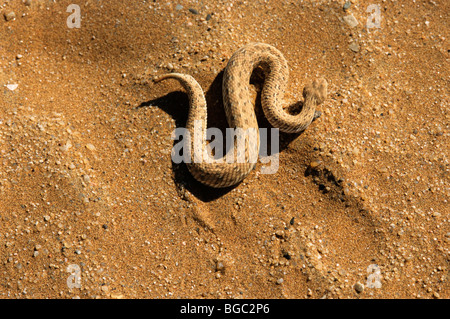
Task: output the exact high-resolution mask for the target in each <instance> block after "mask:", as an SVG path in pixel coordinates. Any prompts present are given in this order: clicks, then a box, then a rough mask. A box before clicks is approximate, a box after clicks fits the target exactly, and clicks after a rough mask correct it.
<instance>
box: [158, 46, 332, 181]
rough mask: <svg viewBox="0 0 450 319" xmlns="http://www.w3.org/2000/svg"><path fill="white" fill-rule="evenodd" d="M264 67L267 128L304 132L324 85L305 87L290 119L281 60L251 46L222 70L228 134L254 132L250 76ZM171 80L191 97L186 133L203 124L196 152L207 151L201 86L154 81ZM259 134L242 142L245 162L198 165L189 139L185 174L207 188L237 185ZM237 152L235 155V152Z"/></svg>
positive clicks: (188, 79)
mask: <svg viewBox="0 0 450 319" xmlns="http://www.w3.org/2000/svg"><path fill="white" fill-rule="evenodd" d="M258 66H260V67H262V69H263V71H264V75H265V80H264V85H263V88H262V92H261V105H262V109H263V111H264V115H265V117H266V118H267V120H268V121H269V123H270V124H271V125H272V126H273V127H275V128H279V129H280V131H282V132H287V133H296V132H300V131H303V130H305V129H306V128H307V127H308V126H309V125H310V124H311V122H312V120H313V119H314V117H315V107H316V106H317V105H319V104H321V103H322V102H323V101H324V100H325V98H326V95H327V82H326V81H325V80H324V79H322V78H320V79H318V80H315V81H313V82H312V83H311V84H308V85H307V86H306V87H305V88H304V90H303V97H304V102H303V107H302V110H301V112H300V113H298V114H295V115H293V114H289V113H288V112H287V111H286V110H284V109H283V107H282V105H281V103H282V101H283V95H284V92H285V89H286V85H287V82H288V75H289V69H288V64H287V61H286V59H285V58H284V56H283V54H282V53H281V52H280V51H279V50H277V49H276V48H274V47H273V46H270V45H268V44H264V43H252V44H248V45H246V46H243V47H242V48H240V49H239V50H237V51H236V52H235V53H234V54H233V55H232V57H231V58H230V60H229V61H228V64H227V66H226V68H225V71H224V74H223V82H222V93H223V104H224V108H225V113H226V116H227V121H228V125H229V127H230V128H242V129H244V130H247V129H252V128H254V129H256V130H257V129H258V123H257V120H256V115H255V111H254V106H253V104H252V102H251V100H250V94H249V83H250V76H251V74H252V72H253V70H254V69H255V68H256V67H258ZM168 78H173V79H176V80H178V81H179V82H180V83H181V85H182V86H183V87H184V89H185V90H186V91H187V94H188V96H189V105H190V109H189V115H188V120H187V123H186V129H187V130H188V131H189V132H190V133H191V134H190V135H191V136H194V124H196V123H197V124H198V123H201V137H202V140H201V145H200V148H201V150H200V151H202V152H203V151H204V149H206V118H207V108H206V100H205V96H204V93H203V90H202V88H201V86H200V85H199V84H198V82H197V81H196V80H195V79H194V78H193V77H192V76H190V75H187V74H180V73H169V74H164V75H161V76H159V77H157V78H155V79H154V81H155V82H159V81H161V80H164V79H168ZM259 142H260V141H259V134H256V137H255V138H251V137H248V136H246V137H245V149H244V150H243V151H244V152H245V158H246V161H243V162H239V161H234V162H232V163H229V162H227V161H225V160H222V161H215V162H207V161H202V162H198V161H197V162H196V161H195V160H194V158H193V157H194V153H195V152H194V153H193V152H192V151H191V150H193V149H195V147H197V149H198V145H197V146H195V145H194V138H191V139H190V140H189V141H188V142H187V143H186V147H187V150H188V152H189V153H188V154H190V156H191V157H192V160H191V161H190V163H186V164H187V167H188V169H189V172H190V173H191V174H192V175H193V176H194V178H195V179H197V180H198V181H200V182H201V183H203V184H206V185H208V186H211V187H216V188H220V187H228V186H232V185H235V184H237V183H239V182H241V181H242V180H243V179H244V178H245V177H246V176H247V175H248V174H249V173H250V172H251V170H252V169H253V168H254V167H255V162H254V161H249V160H248V159H249V148H250V147H251V146H253V147H255V146H256V152H258V151H259ZM238 152H239V150H238Z"/></svg>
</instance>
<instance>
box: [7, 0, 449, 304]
mask: <svg viewBox="0 0 450 319" xmlns="http://www.w3.org/2000/svg"><path fill="white" fill-rule="evenodd" d="M73 4H76V5H78V6H79V8H80V16H79V17H80V19H79V20H77V16H72V15H73V14H76V13H77V11H76V10H72V9H71V8H73V7H70V8H68V7H69V6H70V5H73ZM68 9H69V10H68ZM449 12H450V2H449V1H445V0H434V1H431V0H427V1H422V0H415V1H414V0H411V1H409V0H408V1H407V0H403V1H391V0H383V1H381V0H380V1H356V0H354V1H330V0H328V1H327V0H323V1H321V0H316V1H306V0H305V1H301V0H290V1H275V0H273V1H272V0H266V1H263V0H251V1H250V0H246V1H244V0H242V1H221V0H214V1H201V0H198V1H185V0H179V1H167V0H152V1H146V0H140V1H97V0H84V1H75V0H71V1H44V0H24V1H19V0H18V1H5V0H1V1H0V14H1V16H0V94H1V97H0V141H1V143H0V160H1V169H0V257H1V258H0V297H1V298H4V299H7V298H33V299H34V298H81V299H84V298H199V299H201V298H276V299H278V298H296V299H297V298H298V299H303V298H314V299H318V298H380V299H381V298H426V299H432V298H450V289H449V288H450V287H449V279H450V278H449V267H450V265H449V261H450V254H449V253H450V252H449V242H450V227H449V212H450V210H449V192H450V188H449V186H450V175H449V147H450V139H449V119H450V113H449V102H450V101H449V94H448V88H449V80H450V78H449V75H450V74H449V73H450V72H449V70H450V68H449V43H448V39H449V37H450V34H449V22H450V18H449V15H448V13H449ZM77 21H79V22H80V25H78V26H79V27H77V25H76V22H77ZM252 42H263V43H267V44H270V45H272V46H274V47H276V48H277V49H279V50H280V51H281V52H282V53H283V54H284V56H285V57H286V59H287V61H288V64H289V68H290V77H289V86H288V91H287V92H286V100H287V101H288V102H289V101H290V102H294V101H301V100H302V99H303V97H302V90H303V88H304V86H305V85H307V84H308V83H310V82H312V81H313V80H314V79H316V78H318V77H324V78H325V79H326V80H327V81H328V97H327V100H326V101H325V102H324V103H323V104H321V105H320V106H319V107H318V110H320V111H321V112H322V116H321V117H319V118H318V119H317V120H315V121H314V122H313V123H312V124H311V125H310V126H309V127H308V128H307V129H306V130H305V131H304V132H303V133H301V134H296V135H291V134H280V151H279V169H278V171H277V172H276V173H275V174H262V173H261V166H262V165H263V164H262V163H258V164H257V166H256V168H255V170H254V171H252V172H251V173H250V175H249V176H248V177H247V178H246V179H245V180H244V181H243V182H242V183H240V184H239V185H236V186H235V187H231V188H227V189H214V188H209V187H206V186H204V185H202V184H200V183H199V182H197V181H196V180H194V179H193V177H192V176H191V175H190V174H189V172H188V170H187V168H186V166H185V165H184V164H175V163H174V162H173V161H172V160H171V150H172V148H173V146H174V143H175V141H174V140H172V138H171V136H172V132H173V131H174V129H175V128H177V127H183V126H184V125H185V122H186V118H187V114H188V109H189V103H188V102H189V101H188V97H187V95H186V93H185V91H184V90H183V88H182V87H181V86H180V85H179V83H177V82H176V81H173V80H171V81H169V80H168V81H165V82H162V83H154V82H153V78H154V77H156V76H158V75H161V74H164V73H167V72H179V73H185V74H190V75H192V76H193V77H194V78H195V79H196V80H197V81H198V82H199V83H200V85H201V86H202V88H203V89H204V91H205V93H206V98H207V102H208V116H209V120H208V121H209V122H208V123H209V124H210V125H211V126H216V127H221V128H225V127H226V125H227V124H226V119H225V113H224V110H223V105H222V100H221V96H222V93H221V74H222V71H223V69H224V68H225V66H226V63H227V61H228V60H229V58H230V57H231V55H232V54H233V53H234V52H235V51H236V50H237V49H239V48H240V47H242V46H243V45H245V44H248V43H252ZM242 85H250V88H251V91H252V92H253V93H254V97H255V99H254V103H255V105H256V112H257V114H259V115H258V119H260V125H261V126H264V125H266V127H270V125H268V124H267V122H265V120H264V117H263V116H261V110H260V100H259V93H258V92H259V91H260V90H261V85H262V79H261V78H258V77H257V76H255V80H254V81H253V83H252V84H246V83H242ZM286 105H287V104H286ZM77 280H78V281H77Z"/></svg>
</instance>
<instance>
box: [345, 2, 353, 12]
mask: <svg viewBox="0 0 450 319" xmlns="http://www.w3.org/2000/svg"><path fill="white" fill-rule="evenodd" d="M351 5H352V3H351V2H350V1H347V2H345V3H344V11H347V9H348V8H350V6H351Z"/></svg>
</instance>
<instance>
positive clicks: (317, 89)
mask: <svg viewBox="0 0 450 319" xmlns="http://www.w3.org/2000/svg"><path fill="white" fill-rule="evenodd" d="M327 87H328V83H327V81H326V80H325V79H324V78H319V79H317V80H314V81H313V82H312V83H310V84H308V85H307V86H305V88H304V89H303V97H304V98H305V99H307V98H313V99H314V100H316V101H317V104H321V103H322V102H323V101H325V99H326V98H327Z"/></svg>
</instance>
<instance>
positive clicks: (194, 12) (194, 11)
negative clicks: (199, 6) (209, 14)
mask: <svg viewBox="0 0 450 319" xmlns="http://www.w3.org/2000/svg"><path fill="white" fill-rule="evenodd" d="M189 11H190V12H191V13H193V14H198V11H197V10H195V9H192V8H189Z"/></svg>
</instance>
